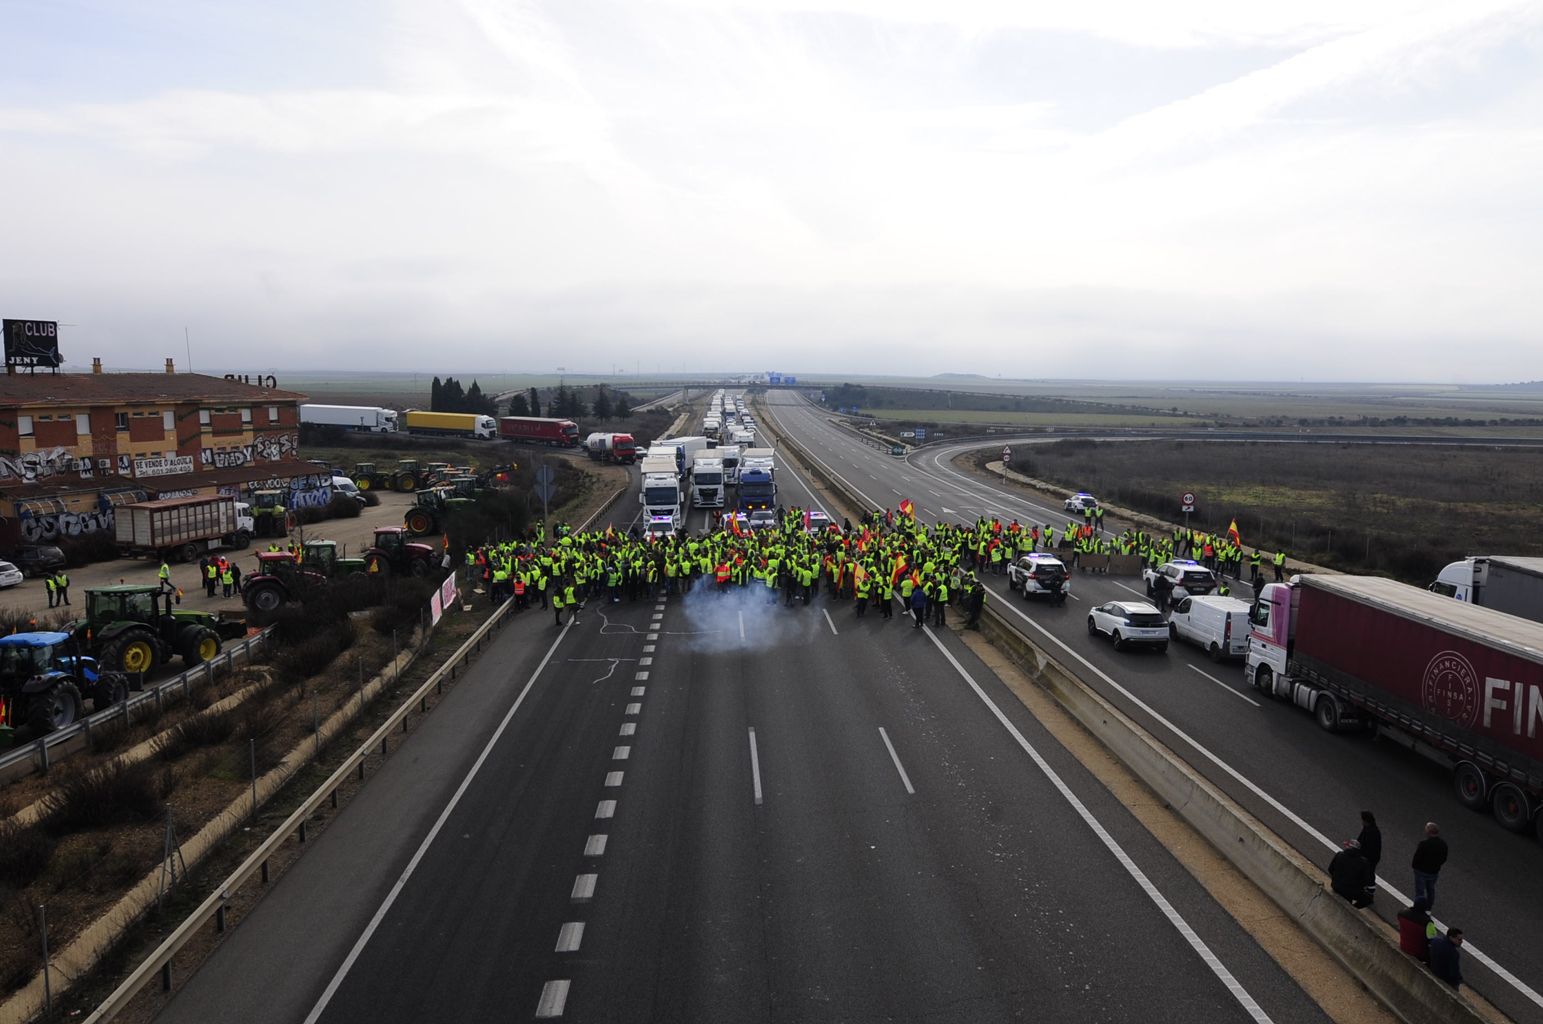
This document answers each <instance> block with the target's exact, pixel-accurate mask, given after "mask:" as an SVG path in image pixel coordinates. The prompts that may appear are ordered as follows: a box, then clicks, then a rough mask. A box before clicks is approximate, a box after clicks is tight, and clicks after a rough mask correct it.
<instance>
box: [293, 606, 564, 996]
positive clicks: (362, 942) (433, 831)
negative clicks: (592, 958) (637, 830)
mask: <svg viewBox="0 0 1543 1024" xmlns="http://www.w3.org/2000/svg"><path fill="white" fill-rule="evenodd" d="M572 627H573V620H572V619H570V620H568V623H567V624H566V625H564V626H563V628H562V632H560V633H558V634H557V639H555V640H553V641H552V646H550V647H548V648H547V651H546V654H545V656H543V657H542V659H541V663H540V664H538V665H537V666H536V670H535V671H534V672H532V673H531V674H530V678H529V679H528V680H527V681H526V683H525V687H524V689H522V690H520V695H519V696H518V697H516V698H515V699H514V703H513V704H511V705H510V706H509V710H508V711H506V712H504V717H503V719H502V720H501V721H500V722H499V723H498V728H497V729H494V730H493V735H492V736H491V737H489V739H488V742H487V745H486V746H484V747H483V748H482V753H480V754H478V755H477V760H475V761H473V762H472V766H471V768H470V769H469V770H468V771H467V772H466V776H465V778H463V779H461V783H460V785H458V786H456V788H455V792H454V793H453V794H451V796H450V800H449V802H447V803H446V804H445V806H444V809H443V810H441V811H440V812H439V817H438V818H436V819H435V821H434V824H433V826H432V827H431V828H430V829H429V832H428V835H426V836H424V837H423V842H421V843H419V844H418V849H417V850H416V851H415V852H414V853H413V855H412V859H411V860H409V861H408V862H407V866H406V867H404V868H403V869H402V873H401V874H400V875H398V876H397V880H396V882H395V883H394V884H393V885H392V886H391V891H390V892H388V893H387V894H386V898H385V899H384V900H382V901H381V904H380V906H379V907H378V908H376V911H375V915H374V916H373V917H371V918H370V922H369V924H367V925H365V927H364V932H363V933H362V934H361V935H360V936H359V938H358V939H357V940H355V942H354V945H353V948H351V949H350V950H349V951H348V955H347V956H346V957H344V958H343V962H342V963H341V964H339V965H338V969H337V971H336V972H335V973H334V974H333V975H332V980H331V981H329V982H328V983H327V987H326V988H325V989H324V990H323V991H322V994H321V997H320V998H319V999H317V1000H316V1005H315V1006H313V1007H311V1012H310V1013H308V1014H306V1017H305V1024H316V1021H318V1020H319V1019H321V1015H322V1014H323V1013H324V1012H325V1011H326V1009H327V1004H328V1003H330V1002H332V997H333V996H335V995H337V991H338V988H339V986H341V985H342V984H343V979H344V978H346V977H348V972H349V971H351V970H352V969H353V966H354V963H355V962H356V961H357V960H358V959H359V956H360V954H362V953H363V952H364V947H365V946H367V945H369V942H370V937H371V936H372V935H374V934H375V930H376V929H377V928H379V927H380V923H381V922H382V921H384V920H385V919H386V914H387V913H389V912H390V910H391V907H392V906H393V905H394V904H395V903H396V901H397V897H399V896H401V895H402V890H403V889H405V888H406V887H407V882H408V879H410V878H412V875H413V872H414V871H415V870H417V868H418V865H419V864H420V863H422V861H423V858H424V855H425V854H427V853H428V851H429V847H430V846H432V845H433V844H434V839H435V837H436V836H438V835H439V833H440V830H441V829H443V828H444V827H445V822H447V821H449V820H450V815H451V814H452V813H454V812H455V809H456V807H457V806H459V805H460V803H461V798H462V797H463V796H465V795H466V791H467V790H468V789H470V788H471V784H472V780H473V779H475V778H476V777H477V773H478V772H479V771H481V770H482V766H483V764H485V763H486V762H487V759H488V757H489V756H490V755H491V754H492V753H493V748H494V747H495V746H497V745H498V741H499V740H501V739H502V738H503V735H504V733H505V731H507V730H508V728H509V723H510V722H512V721H514V716H515V713H516V712H518V711H519V710H520V707H521V706H522V705H524V703H525V698H526V697H527V696H529V694H530V691H531V688H532V687H533V686H535V685H536V679H537V678H538V677H539V676H540V675H541V673H542V672H543V671H544V670H545V669H546V667H547V663H548V662H550V661H551V660H552V655H553V654H555V653H557V645H558V644H560V643H562V642H563V637H565V636H567V635H568V631H569V630H570V629H571V628H572ZM563 984H564V985H566V984H567V982H564V983H563ZM564 991H565V992H566V989H565V990H564Z"/></svg>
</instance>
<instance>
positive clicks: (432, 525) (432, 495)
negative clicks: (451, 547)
mask: <svg viewBox="0 0 1543 1024" xmlns="http://www.w3.org/2000/svg"><path fill="white" fill-rule="evenodd" d="M465 479H470V478H469V477H468V478H465ZM473 482H475V481H473ZM463 491H465V489H464V488H460V487H454V486H449V485H445V486H440V487H431V488H429V489H428V490H426V491H419V492H418V496H417V499H416V501H415V502H414V504H413V507H412V508H410V509H408V510H407V511H406V513H404V514H403V516H402V528H403V529H405V530H406V531H407V532H408V534H410V535H411V536H414V537H426V536H428V535H429V534H435V533H443V532H444V530H445V521H446V520H447V519H448V518H449V515H450V513H451V512H452V511H454V510H455V509H457V508H462V507H464V506H466V505H470V504H471V503H472V502H473V501H474V500H475V495H474V493H472V492H466V493H464V494H463Z"/></svg>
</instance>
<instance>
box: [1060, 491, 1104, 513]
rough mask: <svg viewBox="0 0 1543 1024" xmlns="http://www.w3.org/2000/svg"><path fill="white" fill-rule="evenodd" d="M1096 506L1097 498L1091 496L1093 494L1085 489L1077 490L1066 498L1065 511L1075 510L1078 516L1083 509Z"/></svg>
mask: <svg viewBox="0 0 1543 1024" xmlns="http://www.w3.org/2000/svg"><path fill="white" fill-rule="evenodd" d="M1097 507H1098V499H1097V498H1095V497H1093V495H1091V494H1089V493H1088V492H1087V491H1078V492H1077V493H1076V494H1073V495H1072V496H1071V497H1070V498H1067V499H1066V511H1068V512H1075V513H1076V514H1077V515H1079V516H1080V515H1082V510H1083V509H1085V508H1097Z"/></svg>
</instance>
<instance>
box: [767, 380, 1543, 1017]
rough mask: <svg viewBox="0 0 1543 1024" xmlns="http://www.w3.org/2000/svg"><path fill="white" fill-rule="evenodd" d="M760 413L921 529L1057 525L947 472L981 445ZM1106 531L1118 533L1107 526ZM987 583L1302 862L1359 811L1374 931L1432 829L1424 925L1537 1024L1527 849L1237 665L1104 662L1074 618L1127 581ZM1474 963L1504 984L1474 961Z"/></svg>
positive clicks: (1138, 657)
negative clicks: (884, 437) (875, 444)
mask: <svg viewBox="0 0 1543 1024" xmlns="http://www.w3.org/2000/svg"><path fill="white" fill-rule="evenodd" d="M768 403H769V409H768V412H769V414H770V415H771V417H772V419H773V420H774V421H775V423H774V425H775V426H776V427H777V428H778V429H779V430H780V431H782V432H784V433H786V434H787V435H788V436H790V437H792V438H793V439H794V440H796V441H798V442H799V443H800V444H801V445H802V446H803V447H805V448H806V449H808V450H809V451H810V452H811V453H812V454H813V455H814V457H816V458H817V459H818V460H819V461H820V462H821V463H822V464H824V466H825V467H826V469H827V470H828V471H829V472H831V473H833V474H836V475H839V476H840V477H841V478H842V479H844V480H845V481H846V482H847V484H848V485H849V487H850V488H851V489H853V490H855V491H857V492H858V493H860V494H862V495H863V496H865V497H866V498H868V500H869V501H870V502H871V503H872V504H873V506H874V507H894V506H895V505H896V504H898V502H899V501H900V500H901V499H902V498H910V499H911V500H912V501H913V502H915V504H916V512H917V515H918V517H919V518H920V519H921V520H922V521H924V522H935V521H938V520H940V519H942V520H948V521H956V522H958V521H963V522H973V521H974V520H975V518H976V517H977V516H980V515H987V516H1000V517H1002V518H1003V520H1004V521H1009V520H1011V519H1013V518H1017V519H1018V520H1019V521H1020V522H1022V523H1024V524H1028V523H1030V522H1038V523H1040V524H1041V525H1043V524H1044V523H1047V522H1048V523H1054V524H1059V525H1064V523H1065V522H1066V514H1065V512H1064V511H1063V510H1062V509H1061V508H1060V507H1059V505H1058V504H1056V505H1053V506H1051V505H1047V504H1045V503H1042V502H1040V501H1036V500H1031V499H1027V498H1025V497H1024V496H1023V495H1022V494H1021V493H1019V492H1015V491H1011V490H1008V489H1005V488H1003V487H999V486H996V485H994V484H993V483H991V482H989V481H984V480H981V479H979V478H977V477H975V476H973V475H971V474H968V473H966V472H964V471H963V470H962V469H960V468H959V467H956V466H954V465H953V463H952V459H953V458H954V457H955V456H956V455H958V454H960V453H961V452H963V451H967V450H969V449H971V448H974V447H978V446H979V444H980V442H975V443H970V444H965V443H961V444H950V445H945V446H937V447H927V448H923V449H920V450H918V451H916V452H913V453H911V454H910V455H909V456H908V457H907V458H906V459H903V460H902V459H896V458H893V457H891V456H889V455H887V454H885V453H881V452H879V451H877V450H875V449H874V448H872V447H869V446H868V445H867V444H865V443H863V441H862V440H860V439H858V438H857V437H856V436H854V435H853V434H852V433H850V432H848V431H846V430H844V429H841V428H839V427H836V426H835V425H833V424H832V423H831V422H830V421H829V420H828V419H827V418H826V417H825V416H824V415H823V414H822V413H821V412H820V410H818V409H817V408H816V407H814V406H812V405H810V404H809V403H807V402H806V401H805V400H804V399H802V398H800V397H798V396H796V395H793V394H791V393H788V392H778V391H773V392H771V393H770V394H769V396H768ZM995 443H1000V441H998V442H995ZM1108 528H1110V529H1112V530H1115V531H1118V530H1119V529H1121V528H1123V527H1122V525H1121V524H1119V523H1116V522H1114V521H1113V519H1112V517H1111V520H1110V522H1109V523H1108ZM987 583H988V585H989V586H990V587H991V591H992V597H991V599H992V600H993V602H994V607H996V608H997V609H999V610H1001V611H1003V613H1004V614H1005V615H1006V617H1007V618H1008V619H1009V620H1010V621H1011V622H1012V623H1013V624H1014V626H1015V627H1016V628H1018V629H1020V631H1021V632H1023V633H1024V634H1025V635H1026V636H1028V637H1029V638H1030V639H1031V640H1033V641H1034V642H1036V643H1038V644H1040V645H1041V646H1043V647H1045V648H1047V649H1048V650H1050V652H1051V653H1052V654H1053V655H1055V656H1056V657H1057V658H1058V659H1059V660H1060V661H1062V663H1063V664H1065V665H1066V666H1067V667H1068V668H1069V669H1071V670H1072V671H1073V672H1075V673H1076V674H1077V675H1079V676H1080V677H1081V678H1082V679H1083V680H1084V681H1085V682H1087V683H1088V684H1090V685H1091V686H1092V687H1093V688H1095V689H1097V690H1098V691H1099V692H1100V693H1101V694H1102V695H1103V696H1104V697H1106V698H1107V699H1109V700H1111V701H1112V702H1113V703H1115V704H1116V705H1117V706H1119V707H1120V708H1121V709H1122V710H1123V711H1125V712H1126V713H1127V714H1130V715H1131V716H1132V717H1133V718H1135V719H1136V720H1137V721H1138V722H1140V723H1141V724H1142V725H1144V726H1146V727H1147V728H1148V729H1150V730H1152V731H1153V732H1154V733H1155V734H1156V735H1157V736H1159V737H1160V738H1161V739H1162V740H1163V741H1164V742H1166V743H1167V744H1168V745H1169V747H1170V748H1171V749H1173V750H1174V751H1175V752H1177V753H1178V754H1179V755H1180V756H1181V757H1184V758H1185V759H1187V760H1188V761H1189V762H1190V763H1191V764H1192V765H1193V766H1194V767H1195V768H1197V769H1198V770H1200V771H1201V772H1203V773H1204V774H1205V775H1206V776H1207V778H1209V779H1210V780H1211V781H1212V782H1213V783H1215V784H1216V785H1218V786H1219V787H1221V788H1222V789H1224V790H1226V792H1227V793H1228V794H1229V795H1231V796H1232V797H1233V798H1234V799H1236V800H1238V801H1239V802H1240V803H1241V804H1242V805H1243V806H1245V807H1246V808H1248V809H1249V810H1250V811H1251V812H1253V813H1254V814H1256V815H1257V816H1258V817H1260V818H1261V819H1262V820H1263V821H1265V822H1266V823H1267V824H1268V825H1270V826H1271V827H1272V828H1274V829H1275V830H1276V831H1277V832H1278V833H1279V834H1280V835H1281V836H1282V837H1283V838H1285V839H1286V840H1287V841H1288V842H1290V843H1292V844H1293V845H1294V846H1295V847H1296V848H1297V849H1298V850H1300V851H1301V852H1302V853H1303V854H1304V855H1306V856H1308V857H1310V858H1311V859H1313V860H1314V861H1316V862H1317V863H1319V864H1325V865H1326V864H1327V862H1328V859H1329V857H1330V856H1332V852H1333V849H1335V848H1337V846H1338V843H1339V841H1341V840H1343V839H1347V838H1352V837H1354V836H1355V834H1356V833H1357V831H1358V830H1359V827H1360V822H1359V813H1360V811H1361V810H1362V809H1368V810H1371V811H1373V812H1374V813H1375V814H1376V815H1377V819H1378V822H1379V824H1380V825H1381V828H1382V832H1383V843H1384V854H1383V860H1382V863H1381V865H1380V867H1379V872H1378V873H1379V876H1380V877H1381V878H1382V879H1383V887H1384V890H1385V891H1384V893H1382V894H1380V896H1379V901H1378V912H1379V913H1380V914H1382V916H1384V917H1385V918H1387V919H1388V920H1392V915H1393V914H1394V913H1395V912H1396V910H1397V909H1398V908H1399V907H1400V906H1403V905H1406V904H1407V901H1406V900H1405V901H1400V900H1398V899H1397V898H1396V895H1395V894H1399V895H1401V894H1405V893H1408V892H1409V891H1411V888H1412V884H1413V883H1412V878H1411V877H1410V872H1409V869H1408V864H1409V858H1410V856H1411V855H1412V853H1413V849H1414V845H1415V843H1416V842H1417V841H1418V839H1419V838H1420V837H1421V829H1422V828H1423V825H1424V823H1425V822H1426V821H1427V820H1435V821H1437V822H1438V823H1440V825H1441V827H1442V833H1443V835H1444V836H1445V837H1446V838H1447V840H1448V842H1449V843H1450V844H1451V848H1452V857H1451V860H1450V861H1449V862H1448V864H1447V866H1446V867H1445V868H1444V869H1443V870H1442V873H1441V882H1440V889H1439V898H1438V902H1437V908H1436V910H1437V917H1438V918H1439V919H1442V920H1443V921H1444V922H1445V923H1448V924H1456V925H1460V926H1461V927H1463V928H1464V929H1465V931H1466V933H1467V938H1468V941H1469V945H1468V946H1467V947H1465V948H1466V949H1467V951H1468V956H1467V966H1466V967H1465V972H1464V973H1465V975H1466V976H1468V978H1469V980H1470V982H1472V983H1474V984H1475V986H1476V987H1478V988H1479V989H1480V990H1481V991H1482V992H1483V994H1484V995H1485V996H1487V997H1488V998H1490V999H1491V1000H1493V1001H1494V1002H1495V1003H1496V1004H1497V1005H1499V1006H1500V1007H1501V1008H1503V1009H1504V1010H1506V1011H1507V1012H1508V1013H1509V1014H1510V1015H1511V1016H1512V1017H1513V1018H1514V1019H1517V1020H1522V1021H1533V1022H1536V1021H1543V1000H1540V998H1539V997H1538V995H1537V991H1538V990H1539V989H1543V957H1540V956H1539V947H1538V931H1537V922H1538V921H1539V920H1543V872H1539V871H1538V860H1539V856H1540V850H1539V847H1538V843H1537V842H1536V841H1533V840H1530V839H1527V838H1524V837H1521V836H1517V835H1514V834H1512V833H1510V832H1507V831H1505V830H1504V829H1503V828H1501V827H1500V826H1499V825H1498V824H1496V823H1495V822H1494V821H1493V820H1492V819H1491V818H1489V817H1488V816H1485V815H1478V814H1474V813H1472V812H1470V811H1467V810H1465V809H1464V808H1463V807H1462V806H1461V805H1459V804H1458V803H1457V801H1456V800H1455V798H1454V797H1453V795H1452V786H1451V781H1450V777H1449V774H1448V772H1447V771H1446V770H1445V769H1443V768H1441V767H1438V766H1436V765H1435V764H1433V763H1432V762H1430V761H1427V760H1425V759H1423V758H1421V757H1418V756H1417V755H1414V754H1411V753H1408V752H1407V751H1404V750H1402V749H1400V748H1397V747H1395V746H1393V745H1391V744H1387V743H1378V742H1375V741H1372V740H1368V739H1366V738H1364V737H1352V736H1345V735H1331V734H1329V733H1326V732H1323V731H1322V730H1320V729H1319V728H1318V726H1317V725H1316V724H1315V722H1314V720H1313V718H1312V716H1310V715H1308V714H1306V713H1305V712H1302V711H1300V710H1298V709H1296V708H1294V707H1290V706H1287V705H1284V704H1276V703H1274V702H1269V701H1265V700H1264V699H1263V698H1262V697H1261V696H1260V695H1259V694H1257V693H1256V692H1255V691H1253V690H1252V689H1250V688H1249V687H1248V686H1247V685H1246V683H1245V681H1244V678H1243V673H1242V668H1241V665H1240V664H1238V663H1235V662H1234V663H1230V664H1221V665H1217V664H1213V663H1212V662H1210V661H1209V660H1208V659H1207V658H1206V657H1205V656H1204V654H1203V653H1202V652H1200V651H1199V650H1197V649H1194V648H1191V647H1188V646H1187V645H1183V644H1174V645H1171V646H1170V648H1169V650H1168V652H1167V654H1166V655H1155V654H1147V653H1137V652H1132V653H1123V652H1122V653H1116V652H1115V651H1113V650H1112V648H1111V647H1110V645H1109V643H1108V641H1107V639H1102V638H1099V639H1095V638H1092V637H1089V636H1088V635H1087V631H1086V625H1085V623H1086V613H1087V610H1088V608H1090V607H1092V606H1093V605H1095V604H1099V603H1102V602H1105V601H1112V600H1120V599H1131V598H1138V599H1140V598H1143V597H1144V595H1143V594H1142V587H1141V582H1140V580H1139V579H1134V578H1132V579H1123V578H1118V577H1088V576H1085V575H1084V576H1078V577H1076V578H1075V580H1074V582H1073V589H1072V594H1071V596H1072V600H1070V601H1068V602H1067V603H1066V605H1065V606H1064V607H1061V608H1052V607H1048V606H1045V605H1042V604H1034V603H1031V602H1029V601H1027V600H1026V599H1024V598H1022V597H1019V596H1017V595H1014V594H1012V593H1011V592H1010V591H1008V590H1007V587H1006V580H1005V577H1004V578H1002V579H1000V580H997V579H992V578H990V577H988V578H987ZM1481 957H1482V958H1484V959H1488V960H1490V961H1491V962H1492V963H1493V964H1495V965H1497V966H1498V968H1499V971H1501V972H1505V973H1508V974H1510V975H1511V977H1510V978H1507V977H1505V976H1504V974H1497V972H1496V971H1495V970H1491V969H1489V968H1486V967H1485V966H1484V965H1483V964H1482V963H1476V962H1475V961H1476V960H1479V959H1480V958H1481Z"/></svg>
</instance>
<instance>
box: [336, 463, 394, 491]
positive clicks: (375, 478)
mask: <svg viewBox="0 0 1543 1024" xmlns="http://www.w3.org/2000/svg"><path fill="white" fill-rule="evenodd" d="M347 475H348V476H351V477H353V479H354V486H355V487H357V488H359V489H360V490H361V491H377V490H381V489H383V488H384V489H387V490H389V489H390V488H391V474H389V473H382V472H381V471H380V470H378V469H376V468H375V463H373V462H358V463H355V464H354V471H353V472H352V473H349V474H347Z"/></svg>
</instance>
